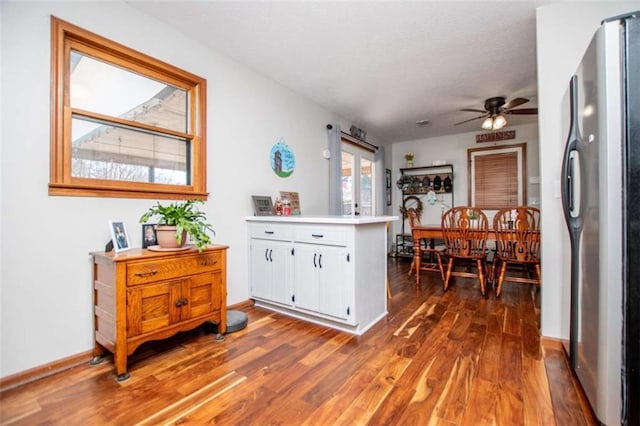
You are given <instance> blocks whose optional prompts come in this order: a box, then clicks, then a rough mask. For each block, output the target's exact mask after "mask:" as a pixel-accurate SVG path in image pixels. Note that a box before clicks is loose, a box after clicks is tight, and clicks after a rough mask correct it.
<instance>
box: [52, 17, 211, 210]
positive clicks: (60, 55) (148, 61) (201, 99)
mask: <svg viewBox="0 0 640 426" xmlns="http://www.w3.org/2000/svg"><path fill="white" fill-rule="evenodd" d="M72 47H73V50H77V51H80V52H81V53H87V54H89V56H93V57H96V58H100V59H102V60H105V62H108V63H110V64H112V65H117V66H119V67H122V68H124V69H127V70H130V71H133V72H136V73H138V74H141V75H143V76H145V77H148V78H154V79H156V80H160V81H163V82H166V83H170V84H172V85H175V86H176V87H180V88H182V89H185V90H186V91H187V92H188V94H189V95H188V96H189V99H190V101H189V105H188V109H189V114H188V117H189V122H188V128H187V132H186V133H180V132H175V131H171V130H168V129H167V134H173V135H174V136H186V137H187V138H188V139H190V140H191V155H190V158H188V159H187V161H190V162H191V165H192V167H191V176H190V182H191V184H190V185H168V184H159V183H149V182H129V181H114V180H106V179H90V178H82V177H73V176H72V175H71V119H72V114H74V113H75V114H76V115H78V116H80V117H89V118H91V117H93V118H99V117H100V114H96V113H92V112H88V111H83V110H79V109H73V110H72V108H71V106H70V104H69V103H70V96H69V86H70V76H69V73H68V72H67V71H66V68H65V67H66V64H68V63H69V55H70V50H71V48H72ZM206 92H207V81H206V80H205V79H203V78H201V77H198V76H196V75H194V74H191V73H189V72H187V71H184V70H182V69H179V68H177V67H175V66H173V65H170V64H167V63H165V62H162V61H160V60H158V59H155V58H152V57H150V56H148V55H145V54H143V53H140V52H138V51H136V50H133V49H130V48H128V47H126V46H123V45H121V44H119V43H116V42H114V41H111V40H109V39H106V38H104V37H101V36H99V35H97V34H94V33H92V32H90V31H87V30H84V29H82V28H80V27H78V26H75V25H73V24H70V23H68V22H65V21H63V20H61V19H59V18H56V17H55V16H51V142H50V149H51V151H50V176H49V195H62V196H85V197H121V198H154V199H201V200H206V199H207V196H208V193H207V170H206V165H207V163H206V159H207V155H206ZM109 121H110V122H113V123H119V124H124V125H131V123H130V122H128V121H127V120H122V119H117V120H114V119H113V117H109ZM132 127H134V128H138V129H147V130H150V129H153V127H152V126H148V125H145V124H143V123H135V125H133V126H132ZM163 131H164V129H163Z"/></svg>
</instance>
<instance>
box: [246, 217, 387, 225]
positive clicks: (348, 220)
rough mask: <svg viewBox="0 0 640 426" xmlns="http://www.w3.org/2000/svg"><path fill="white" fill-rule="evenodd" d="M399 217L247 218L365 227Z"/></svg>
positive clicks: (265, 220) (252, 219)
mask: <svg viewBox="0 0 640 426" xmlns="http://www.w3.org/2000/svg"><path fill="white" fill-rule="evenodd" d="M398 219H399V218H398V216H351V215H348V216H335V215H323V216H304V215H301V216H247V217H245V220H247V221H248V222H282V223H325V224H337V225H364V224H369V223H381V222H393V221H396V220H398Z"/></svg>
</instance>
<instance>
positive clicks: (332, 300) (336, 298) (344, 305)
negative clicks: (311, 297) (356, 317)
mask: <svg viewBox="0 0 640 426" xmlns="http://www.w3.org/2000/svg"><path fill="white" fill-rule="evenodd" d="M318 272H319V282H318V311H319V312H321V313H323V314H326V315H331V316H333V317H337V318H341V319H348V318H349V317H350V315H351V310H352V309H353V307H352V306H350V304H351V297H350V295H351V294H352V292H353V279H351V278H350V269H349V262H347V253H346V251H345V250H344V249H342V248H337V247H323V248H322V250H319V260H318Z"/></svg>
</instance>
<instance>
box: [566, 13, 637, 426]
mask: <svg viewBox="0 0 640 426" xmlns="http://www.w3.org/2000/svg"><path fill="white" fill-rule="evenodd" d="M639 16H640V11H638V12H634V13H630V14H628V15H624V16H618V17H614V18H611V19H607V20H605V21H604V22H603V23H602V26H601V27H600V28H599V29H598V31H597V32H596V34H595V36H594V37H593V39H592V41H591V43H590V45H589V47H588V49H587V51H586V53H585V55H584V57H583V59H582V62H581V63H580V66H579V67H578V70H577V71H576V73H575V75H574V76H573V77H572V78H571V82H570V85H569V89H568V91H567V95H566V96H565V108H566V113H567V114H566V115H567V117H566V124H568V138H567V141H566V147H565V153H564V158H563V165H562V188H561V193H562V204H563V208H564V216H565V219H566V222H567V225H568V229H569V235H570V240H571V282H570V283H566V286H565V287H564V288H563V299H564V300H563V302H564V303H565V306H566V308H565V309H564V310H565V311H566V312H567V315H566V316H565V318H563V324H562V328H563V333H566V337H567V338H566V339H565V341H564V342H563V343H564V344H565V349H566V350H567V353H568V355H569V358H570V362H571V365H572V367H573V369H574V371H575V372H576V375H577V377H578V379H579V380H580V383H581V385H582V388H583V389H584V391H585V394H586V396H587V398H588V399H589V402H590V404H591V407H592V408H593V410H594V413H595V414H596V416H597V417H598V420H600V421H601V422H602V423H604V424H607V425H617V424H629V425H639V424H640V123H639V121H640V119H639V117H640V19H639V18H638V17H639ZM569 306H570V309H569Z"/></svg>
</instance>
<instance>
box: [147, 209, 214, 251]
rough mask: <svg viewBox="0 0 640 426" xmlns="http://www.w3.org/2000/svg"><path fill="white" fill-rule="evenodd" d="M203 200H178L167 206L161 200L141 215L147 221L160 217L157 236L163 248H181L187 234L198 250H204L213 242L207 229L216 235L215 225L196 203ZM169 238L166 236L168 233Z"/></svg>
mask: <svg viewBox="0 0 640 426" xmlns="http://www.w3.org/2000/svg"><path fill="white" fill-rule="evenodd" d="M199 203H202V201H201V200H186V201H177V202H174V203H171V204H168V205H166V206H163V205H162V204H160V203H159V202H158V203H156V205H155V206H152V207H151V208H150V209H149V210H148V211H147V212H146V213H145V214H143V215H142V216H141V217H140V223H145V222H147V221H148V220H149V219H151V218H152V217H157V218H158V225H157V226H156V236H157V239H158V244H159V245H160V247H162V248H179V247H182V246H184V244H185V243H186V240H187V238H186V237H187V235H189V236H190V237H191V239H192V240H193V242H194V244H195V246H196V247H197V248H198V251H202V249H203V248H204V247H206V245H207V244H209V243H210V242H211V237H210V236H209V235H208V234H207V231H211V232H212V233H213V234H214V235H215V231H214V230H213V227H212V226H211V225H210V224H209V223H207V218H206V216H205V214H204V213H203V212H201V211H199V210H198V207H197V205H196V204H199ZM167 233H168V234H169V238H166V237H165V236H166V234H167Z"/></svg>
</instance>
